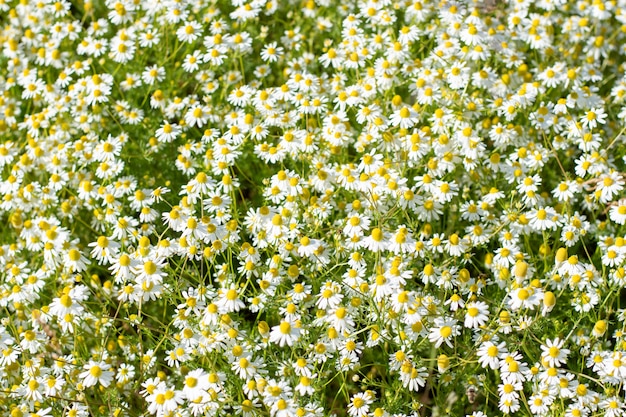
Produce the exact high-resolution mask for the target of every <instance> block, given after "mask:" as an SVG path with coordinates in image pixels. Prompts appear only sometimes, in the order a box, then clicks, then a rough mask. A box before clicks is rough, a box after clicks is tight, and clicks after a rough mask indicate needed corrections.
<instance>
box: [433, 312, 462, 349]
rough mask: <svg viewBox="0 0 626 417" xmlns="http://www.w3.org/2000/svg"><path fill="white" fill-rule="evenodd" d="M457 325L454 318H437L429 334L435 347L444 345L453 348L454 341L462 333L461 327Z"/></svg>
mask: <svg viewBox="0 0 626 417" xmlns="http://www.w3.org/2000/svg"><path fill="white" fill-rule="evenodd" d="M456 323H457V322H456V320H455V319H453V318H449V317H437V318H436V319H435V322H434V325H433V327H432V328H431V329H430V333H429V334H428V340H430V341H431V342H432V343H434V344H435V347H439V346H441V345H442V344H443V343H445V344H446V345H448V347H452V339H453V338H454V337H456V336H458V335H459V334H460V333H461V332H460V329H461V326H459V325H458V324H456Z"/></svg>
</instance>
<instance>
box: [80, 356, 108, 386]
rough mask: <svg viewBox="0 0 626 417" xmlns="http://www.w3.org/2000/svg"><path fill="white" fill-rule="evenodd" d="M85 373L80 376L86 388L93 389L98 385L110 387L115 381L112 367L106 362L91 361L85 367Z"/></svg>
mask: <svg viewBox="0 0 626 417" xmlns="http://www.w3.org/2000/svg"><path fill="white" fill-rule="evenodd" d="M83 369H84V371H83V372H82V373H81V374H80V375H79V376H78V377H79V378H80V379H81V380H82V384H83V386H84V387H92V386H94V385H96V384H99V385H102V386H103V387H105V388H106V387H108V386H109V385H110V384H111V382H112V381H113V375H114V373H113V372H112V371H110V369H111V365H109V364H107V363H105V362H96V361H93V360H90V361H89V362H88V363H86V364H85V365H83Z"/></svg>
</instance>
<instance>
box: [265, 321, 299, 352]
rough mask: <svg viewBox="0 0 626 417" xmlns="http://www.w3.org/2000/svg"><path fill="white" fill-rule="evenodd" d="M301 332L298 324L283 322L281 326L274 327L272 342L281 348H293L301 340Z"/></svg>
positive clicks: (271, 335) (271, 334)
mask: <svg viewBox="0 0 626 417" xmlns="http://www.w3.org/2000/svg"><path fill="white" fill-rule="evenodd" d="M301 332H302V330H301V329H300V327H299V324H297V322H289V321H281V322H280V324H279V325H277V326H274V327H272V331H271V333H270V342H272V343H276V344H277V345H278V346H280V347H283V346H285V345H287V346H293V345H294V343H296V342H297V341H298V339H299V338H300V334H301Z"/></svg>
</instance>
